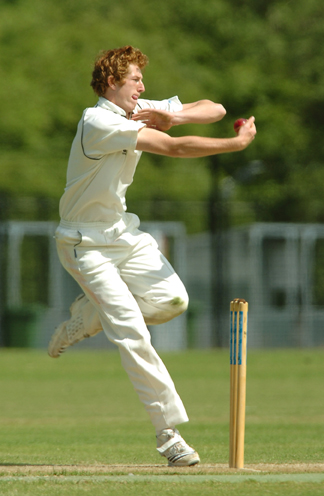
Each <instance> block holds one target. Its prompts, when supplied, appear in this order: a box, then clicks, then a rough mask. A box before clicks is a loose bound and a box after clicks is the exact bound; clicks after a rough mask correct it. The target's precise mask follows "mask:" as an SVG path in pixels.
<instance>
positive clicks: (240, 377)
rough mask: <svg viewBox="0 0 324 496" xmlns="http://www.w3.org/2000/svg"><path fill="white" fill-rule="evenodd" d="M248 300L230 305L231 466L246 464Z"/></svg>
mask: <svg viewBox="0 0 324 496" xmlns="http://www.w3.org/2000/svg"><path fill="white" fill-rule="evenodd" d="M247 331H248V303H247V302H246V301H245V300H243V299H239V298H237V299H235V300H233V301H231V305H230V433H229V434H230V436H229V437H230V445H229V466H230V468H243V467H244V435H245V403H246V355H247Z"/></svg>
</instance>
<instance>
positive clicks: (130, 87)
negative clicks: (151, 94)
mask: <svg viewBox="0 0 324 496" xmlns="http://www.w3.org/2000/svg"><path fill="white" fill-rule="evenodd" d="M109 89H110V90H111V91H110V92H109V100H110V101H111V102H113V103H114V104H115V105H118V107H120V108H122V109H123V110H125V112H126V114H129V113H131V112H133V110H134V108H135V107H136V104H137V100H138V99H139V97H140V95H141V93H143V92H144V91H145V87H144V84H143V75H142V72H141V70H140V69H139V67H137V65H134V64H130V66H129V69H128V73H127V75H126V77H125V79H124V80H123V81H122V82H121V83H120V84H118V83H116V84H110V88H109Z"/></svg>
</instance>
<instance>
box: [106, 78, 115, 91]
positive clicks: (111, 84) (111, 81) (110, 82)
mask: <svg viewBox="0 0 324 496" xmlns="http://www.w3.org/2000/svg"><path fill="white" fill-rule="evenodd" d="M107 81H108V86H109V88H111V89H112V90H115V89H116V82H115V78H114V76H108V80H107Z"/></svg>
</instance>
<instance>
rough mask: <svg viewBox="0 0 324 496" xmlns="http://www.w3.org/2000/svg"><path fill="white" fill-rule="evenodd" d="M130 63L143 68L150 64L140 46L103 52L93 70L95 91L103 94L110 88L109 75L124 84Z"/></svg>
mask: <svg viewBox="0 0 324 496" xmlns="http://www.w3.org/2000/svg"><path fill="white" fill-rule="evenodd" d="M130 64H134V65H137V66H138V67H139V68H140V69H141V70H143V69H144V67H145V66H146V65H147V64H148V58H147V56H146V55H144V54H143V53H142V52H141V51H140V50H139V49H138V48H134V47H132V46H130V45H127V46H124V47H121V48H114V49H113V50H107V51H103V52H101V53H100V54H99V55H98V57H97V59H96V61H95V66H94V70H93V72H92V81H91V83H90V86H92V88H93V91H94V92H95V93H96V94H97V95H98V96H103V95H104V94H105V92H106V89H107V88H108V77H109V76H113V78H114V80H115V83H118V84H122V83H123V80H124V79H125V77H126V74H127V72H128V68H129V65H130Z"/></svg>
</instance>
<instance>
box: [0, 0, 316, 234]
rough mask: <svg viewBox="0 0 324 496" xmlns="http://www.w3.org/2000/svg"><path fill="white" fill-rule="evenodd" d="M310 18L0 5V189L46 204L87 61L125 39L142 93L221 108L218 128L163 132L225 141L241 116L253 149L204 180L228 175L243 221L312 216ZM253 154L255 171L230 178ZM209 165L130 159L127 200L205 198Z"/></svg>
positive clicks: (236, 11) (87, 96)
mask: <svg viewBox="0 0 324 496" xmlns="http://www.w3.org/2000/svg"><path fill="white" fill-rule="evenodd" d="M323 22H324V8H323V6H322V5H321V3H320V2H318V1H316V0H308V1H307V2H304V1H302V0H295V1H294V2H291V1H286V0H271V1H269V0H268V1H265V0H262V1H259V2H253V1H252V0H240V1H238V0H217V1H216V2H215V1H211V0H205V1H204V2H203V3H202V2H200V1H198V0H191V1H190V2H188V1H187V0H165V1H164V2H161V3H159V4H157V3H156V2H154V1H153V0H142V2H141V4H140V6H139V4H138V2H135V1H134V0H125V2H115V3H113V4H109V3H107V2H104V1H103V0H92V2H87V1H86V0H79V1H78V2H77V1H76V0H64V1H63V0H55V1H54V0H48V1H47V2H42V1H41V0H25V1H24V2H23V1H20V0H15V1H9V0H7V1H5V0H1V1H0V47H1V49H0V73H1V85H0V102H1V111H2V112H1V115H2V119H1V122H0V149H1V157H2V160H1V180H0V191H2V197H4V196H5V195H7V196H8V195H11V196H13V197H15V198H16V197H20V198H21V197H25V196H29V197H31V196H33V197H42V198H49V199H52V201H53V203H54V204H55V205H56V204H57V202H58V199H59V197H60V196H61V194H62V191H63V188H64V183H65V172H66V162H67V157H68V154H69V148H70V144H71V141H72V139H73V136H74V133H75V129H76V125H77V121H78V119H79V117H80V115H81V113H82V111H83V109H84V108H85V107H87V106H91V105H93V104H94V103H95V102H96V97H95V95H93V93H92V90H91V88H90V85H89V83H90V77H91V71H92V64H93V60H94V58H95V57H96V55H97V53H98V52H99V51H100V50H101V49H107V48H111V47H114V46H121V45H124V44H133V45H135V46H138V47H140V48H141V49H142V50H143V51H144V52H145V53H146V54H147V55H148V56H149V58H150V61H151V62H150V65H149V66H148V68H147V70H146V73H145V84H146V88H147V91H146V96H147V97H148V98H155V99H162V98H166V97H169V96H172V95H174V94H178V95H179V97H180V99H181V100H182V101H183V102H189V101H195V100H197V99H200V98H210V99H212V100H214V101H218V102H221V103H223V105H224V106H225V108H226V109H227V116H226V117H225V118H224V120H223V121H222V122H220V123H217V124H215V125H211V126H189V125H188V126H185V127H183V128H176V129H174V130H172V131H171V132H172V133H173V134H174V135H177V134H181V133H187V134H201V135H206V136H219V137H223V136H233V129H232V124H233V122H234V120H235V119H236V118H238V117H242V116H244V117H245V116H249V115H255V117H256V122H257V127H258V135H257V138H256V140H255V141H254V143H253V144H252V145H251V146H250V147H249V148H248V149H247V150H246V151H244V152H242V153H240V154H228V155H223V156H220V157H219V158H218V160H217V169H218V172H217V181H218V184H220V183H219V181H221V180H222V179H224V178H226V177H227V176H230V175H231V176H233V177H234V179H235V178H236V179H235V184H236V186H235V188H234V190H233V192H232V197H231V199H232V200H233V201H234V203H235V202H238V201H240V202H242V201H243V202H244V203H245V204H246V205H247V206H248V207H250V214H249V220H272V221H280V220H284V221H305V222H314V221H322V219H324V204H323V202H322V197H323V193H324V172H323V169H322V167H321V166H322V163H323V157H324V142H323V140H322V133H323V117H322V116H323V111H324V84H323V79H324V75H323V71H322V61H323V58H324V57H323V56H324V53H323V52H324V30H323V28H322V26H323ZM254 161H259V163H262V164H263V167H261V168H260V169H259V173H258V174H254V175H253V174H252V175H251V174H250V176H249V179H248V181H245V182H244V183H242V181H241V182H240V181H239V180H238V179H237V178H238V177H239V176H240V174H239V172H240V170H241V169H244V168H245V169H246V168H249V164H251V163H253V162H254ZM210 162H211V160H209V159H201V160H196V159H195V160H183V161H180V160H177V161H174V160H171V161H170V160H169V159H166V158H164V157H155V156H146V157H143V159H142V162H141V164H140V166H139V169H138V172H137V177H136V179H135V182H134V184H133V185H132V186H131V188H130V189H129V193H128V203H129V205H133V204H135V203H136V202H138V201H142V202H148V203H150V202H152V201H153V200H156V199H159V200H166V201H170V202H172V201H181V200H182V201H189V200H195V201H207V200H208V198H209V196H210V194H211V191H210V188H211V186H210V182H211V178H210V169H209V167H208V165H209V164H210ZM49 210H50V209H49ZM144 210H145V209H144ZM144 210H143V215H144V217H145V216H146V217H150V215H151V214H150V213H149V212H150V211H151V210H152V209H150V208H149V209H148V210H147V211H144ZM171 210H172V209H171ZM145 212H146V213H145ZM38 214H39V212H38V210H37V209H36V210H34V211H33V214H32V215H34V216H36V215H38ZM233 216H235V214H234V213H233V212H232V217H233ZM232 220H235V219H232ZM243 220H244V219H243V218H241V217H240V218H239V219H238V221H239V222H242V221H243ZM245 220H246V219H245ZM188 222H189V223H190V220H188ZM193 229H194V230H197V229H199V228H198V227H197V226H196V227H194V228H193Z"/></svg>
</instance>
